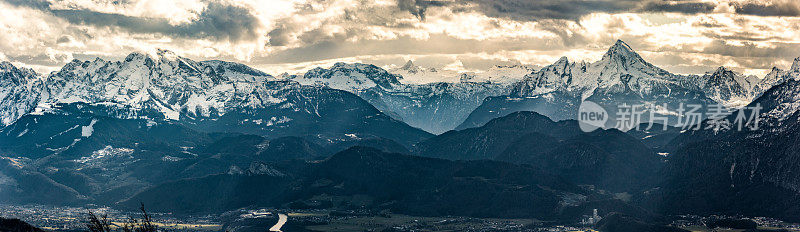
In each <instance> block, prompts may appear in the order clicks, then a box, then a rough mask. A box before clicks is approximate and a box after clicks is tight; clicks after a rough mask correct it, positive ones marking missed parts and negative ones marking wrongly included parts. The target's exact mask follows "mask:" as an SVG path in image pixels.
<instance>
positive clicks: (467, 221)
mask: <svg viewBox="0 0 800 232" xmlns="http://www.w3.org/2000/svg"><path fill="white" fill-rule="evenodd" d="M87 210H91V211H92V212H95V213H96V214H98V215H108V218H109V219H110V220H111V221H112V222H114V223H115V224H117V223H119V224H121V223H122V222H123V221H124V220H126V219H127V216H128V215H130V213H129V212H122V211H118V210H114V209H111V208H107V207H97V206H91V205H90V206H86V207H54V206H44V205H0V217H6V218H19V219H22V220H23V221H26V222H28V223H30V224H32V225H34V226H37V227H40V228H43V229H46V230H49V231H77V230H83V229H84V224H83V223H84V221H85V219H86V215H87ZM278 215H287V216H288V221H287V222H286V223H285V224H283V225H282V228H281V230H282V231H342V232H344V231H549V232H557V231H595V230H593V229H592V227H591V225H555V224H551V223H548V222H546V221H539V220H535V219H497V218H469V217H417V216H408V215H401V214H390V213H378V214H375V213H365V212H357V211H331V210H291V211H286V210H275V209H257V210H256V209H250V210H246V209H242V210H237V211H230V212H226V213H223V214H220V215H204V216H191V217H176V216H175V215H171V214H163V213H162V214H159V213H154V214H153V217H154V221H155V222H156V223H157V225H158V226H159V227H160V228H162V229H163V230H164V231H232V232H233V231H268V230H269V229H270V227H273V225H274V224H276V223H277V222H278ZM674 218H675V219H674V220H673V222H672V223H671V224H670V225H671V226H674V227H678V228H682V229H685V230H689V231H693V232H706V231H708V232H710V231H731V232H734V231H737V232H738V231H746V230H743V229H724V228H723V229H720V228H717V229H715V230H712V229H709V228H707V227H706V226H705V224H704V222H706V221H709V220H717V219H720V218H733V219H739V218H737V217H724V216H711V217H700V216H693V215H681V216H675V217H674ZM748 219H750V220H752V221H754V222H756V223H758V225H759V226H758V229H759V230H758V231H800V224H794V223H786V222H782V221H779V220H775V219H771V218H763V217H758V218H748Z"/></svg>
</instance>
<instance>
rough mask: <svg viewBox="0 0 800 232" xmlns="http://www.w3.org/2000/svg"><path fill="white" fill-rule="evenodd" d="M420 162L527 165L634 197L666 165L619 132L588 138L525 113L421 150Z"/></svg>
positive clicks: (571, 126) (570, 123) (567, 124)
mask: <svg viewBox="0 0 800 232" xmlns="http://www.w3.org/2000/svg"><path fill="white" fill-rule="evenodd" d="M416 148H417V149H418V150H417V151H416V152H417V154H419V155H421V156H428V157H435V158H445V159H454V160H475V159H492V160H498V161H504V162H510V163H516V164H528V165H531V166H534V167H536V168H538V169H541V170H544V171H547V172H550V173H553V174H555V175H559V176H561V177H563V178H564V179H566V180H569V181H570V182H573V183H576V184H585V185H594V186H595V187H596V188H598V189H604V190H608V191H612V192H636V191H639V190H642V189H646V188H648V187H651V186H653V185H654V184H655V179H656V178H655V177H656V176H655V175H656V174H657V170H659V169H660V168H661V166H662V159H661V157H659V156H658V155H657V154H656V153H655V152H653V151H652V150H651V149H650V148H648V147H647V146H645V145H644V144H643V143H641V142H640V141H639V140H638V139H636V138H634V137H631V136H630V135H627V134H625V133H624V132H621V131H619V130H616V129H610V130H596V131H594V132H591V133H584V132H581V130H580V129H579V127H578V123H577V122H576V121H574V120H567V121H559V122H554V121H551V120H550V119H549V118H547V117H545V116H543V115H540V114H538V113H535V112H528V111H521V112H516V113H512V114H509V115H507V116H504V117H500V118H497V119H493V120H492V121H490V122H488V123H486V125H484V126H481V127H476V128H470V129H465V130H461V131H450V132H447V133H444V134H441V135H439V136H436V137H433V138H430V139H428V140H425V141H423V142H421V143H419V144H417V146H416Z"/></svg>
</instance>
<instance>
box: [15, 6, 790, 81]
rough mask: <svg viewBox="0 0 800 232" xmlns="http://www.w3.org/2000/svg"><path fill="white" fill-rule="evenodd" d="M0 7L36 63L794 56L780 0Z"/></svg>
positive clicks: (711, 63)
mask: <svg viewBox="0 0 800 232" xmlns="http://www.w3.org/2000/svg"><path fill="white" fill-rule="evenodd" d="M0 13H2V14H3V15H4V17H3V19H2V20H0V35H2V36H0V37H2V39H0V51H1V53H0V59H2V60H7V61H11V62H13V63H14V64H18V65H21V66H26V67H30V68H34V69H36V70H37V71H40V72H45V73H46V72H50V71H53V70H57V69H59V68H60V67H61V66H63V65H64V64H66V63H67V62H69V61H70V60H72V59H81V60H85V59H94V58H95V57H101V58H104V59H112V60H113V59H122V58H123V57H125V56H126V55H127V54H128V53H130V52H134V51H153V50H155V49H159V48H160V49H168V50H172V51H174V52H176V53H178V54H180V55H183V56H187V57H189V58H193V59H199V60H209V59H219V60H228V61H235V62H241V63H245V64H247V65H250V66H253V67H256V68H258V69H261V70H264V71H267V72H269V73H271V74H274V75H277V74H280V73H283V72H288V73H302V72H304V71H306V70H308V69H311V68H313V67H316V66H326V65H331V64H332V63H335V62H339V61H344V62H364V63H373V64H376V65H378V66H381V67H389V66H400V65H402V64H403V63H405V62H406V61H407V60H415V63H416V64H418V65H421V66H425V67H433V68H445V67H448V68H450V69H453V68H455V69H463V70H461V71H481V70H486V69H487V68H488V67H492V66H494V65H504V64H526V65H536V66H544V65H547V64H550V63H553V62H555V61H556V60H557V59H558V58H559V57H561V56H567V57H570V59H571V60H587V61H593V60H597V59H599V56H600V54H602V52H603V51H604V50H605V49H606V48H608V47H609V46H610V45H611V44H613V43H614V42H615V41H616V40H617V39H622V40H624V41H626V42H627V43H628V44H630V45H631V46H632V47H633V48H635V49H636V50H637V51H638V52H640V54H641V55H642V56H643V57H644V58H645V59H646V60H648V61H650V62H652V63H653V64H655V65H658V66H660V67H663V68H664V69H666V70H668V71H671V72H675V73H682V74H701V73H705V72H708V71H713V70H715V69H716V68H717V67H719V66H726V67H728V68H731V69H733V70H736V71H739V72H743V73H745V74H754V75H758V76H762V75H764V74H765V73H767V72H768V71H769V70H770V69H771V68H772V67H775V66H778V67H786V66H788V65H790V63H791V60H792V58H794V57H798V56H800V44H799V43H800V41H798V38H800V3H798V2H797V1H792V0H774V1H734V0H731V1H654V0H624V1H604V0H599V1H581V0H570V1H524V0H495V1H489V0H464V1H450V0H441V1H439V0H377V1H361V0H325V1H323V0H307V1H302V0H291V1H290V0H286V1H283V0H280V1H279V0H276V1H269V2H268V3H267V2H263V1H252V0H192V1H155V0H127V1H116V0H113V1H112V0H107V1H105V0H91V1H90V0H66V1H56V0H33V1H21V0H0Z"/></svg>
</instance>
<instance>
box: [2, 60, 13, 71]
mask: <svg viewBox="0 0 800 232" xmlns="http://www.w3.org/2000/svg"><path fill="white" fill-rule="evenodd" d="M16 67H17V66H14V64H12V63H11V62H8V61H5V60H4V61H0V69H10V68H16Z"/></svg>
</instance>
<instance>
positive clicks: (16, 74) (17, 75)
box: [0, 61, 39, 84]
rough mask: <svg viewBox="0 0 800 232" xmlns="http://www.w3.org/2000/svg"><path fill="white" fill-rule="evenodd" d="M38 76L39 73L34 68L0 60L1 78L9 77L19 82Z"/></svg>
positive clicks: (10, 79) (8, 78)
mask: <svg viewBox="0 0 800 232" xmlns="http://www.w3.org/2000/svg"><path fill="white" fill-rule="evenodd" d="M38 76H39V74H37V73H36V72H35V71H33V69H29V68H22V67H20V68H18V67H16V66H14V65H13V64H11V62H8V61H3V62H0V80H1V79H7V80H9V81H13V82H15V83H17V84H19V83H26V82H28V81H29V80H33V79H36V77H38Z"/></svg>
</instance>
